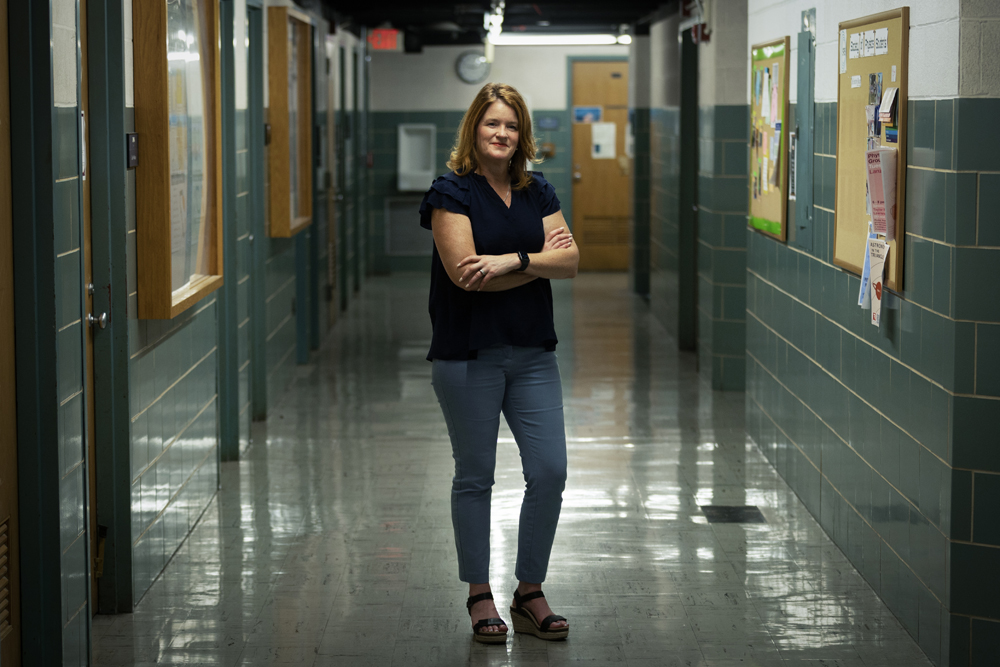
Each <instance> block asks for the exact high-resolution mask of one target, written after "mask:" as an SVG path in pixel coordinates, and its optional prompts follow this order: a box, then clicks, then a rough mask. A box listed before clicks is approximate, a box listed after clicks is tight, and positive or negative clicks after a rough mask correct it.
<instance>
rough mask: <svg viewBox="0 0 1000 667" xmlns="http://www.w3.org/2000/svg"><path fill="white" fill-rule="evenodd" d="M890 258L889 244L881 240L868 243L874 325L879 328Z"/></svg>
mask: <svg viewBox="0 0 1000 667" xmlns="http://www.w3.org/2000/svg"><path fill="white" fill-rule="evenodd" d="M887 257H889V244H888V243H886V242H885V241H882V240H881V239H875V240H869V241H868V261H869V263H870V264H871V276H870V280H871V285H872V286H871V302H872V320H871V322H872V324H873V325H875V326H879V324H880V323H881V321H882V278H883V275H884V274H885V260H886V258H887Z"/></svg>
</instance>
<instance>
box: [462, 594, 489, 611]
mask: <svg viewBox="0 0 1000 667" xmlns="http://www.w3.org/2000/svg"><path fill="white" fill-rule="evenodd" d="M492 599H493V593H491V592H490V591H486V592H485V593H480V594H479V595H471V596H469V599H468V600H466V601H465V608H466V609H468V610H469V614H472V605H474V604H476V603H477V602H482V601H483V600H492Z"/></svg>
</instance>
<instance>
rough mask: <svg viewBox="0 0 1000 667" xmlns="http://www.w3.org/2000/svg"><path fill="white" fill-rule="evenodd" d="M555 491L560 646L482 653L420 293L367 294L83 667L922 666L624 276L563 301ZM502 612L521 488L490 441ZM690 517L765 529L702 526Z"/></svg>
mask: <svg viewBox="0 0 1000 667" xmlns="http://www.w3.org/2000/svg"><path fill="white" fill-rule="evenodd" d="M556 287H557V289H556V300H557V313H556V318H557V330H558V331H559V335H560V337H561V339H562V342H561V344H560V346H559V350H558V354H559V359H560V366H561V369H562V373H563V380H564V392H565V405H566V417H567V432H568V442H569V462H570V476H569V482H568V484H567V488H566V492H565V501H564V504H563V512H562V519H561V522H560V527H559V532H558V534H557V536H556V544H555V548H554V557H553V562H552V564H551V567H550V572H549V578H548V581H546V582H545V591H546V593H547V596H548V598H549V600H550V601H551V603H552V606H553V608H554V609H555V611H556V612H557V613H560V614H563V615H565V616H567V617H568V618H569V619H570V624H571V628H572V630H571V633H570V638H569V640H568V641H565V642H561V643H547V642H543V641H541V640H538V639H535V638H534V637H525V636H521V635H518V636H511V638H509V639H508V642H507V645H506V647H503V646H483V645H479V644H475V643H474V642H472V641H471V638H470V629H469V621H468V616H467V615H466V611H465V606H464V602H465V595H466V591H465V587H464V585H463V584H461V583H460V582H459V581H458V579H457V574H456V565H455V556H454V545H453V542H452V530H451V521H450V509H449V494H448V492H449V484H450V478H451V474H452V459H451V453H450V446H449V444H448V438H447V433H446V431H445V426H444V422H443V420H442V417H441V414H440V412H439V410H438V407H437V404H436V401H435V398H434V394H433V392H432V390H431V388H430V364H429V363H428V362H426V361H425V360H424V355H425V354H426V350H427V345H428V341H429V335H430V334H429V325H428V323H427V316H426V310H425V303H426V298H425V295H426V291H427V282H426V279H425V278H424V277H423V276H417V275H398V276H394V277H392V278H376V279H373V280H371V281H370V282H369V283H368V284H367V286H366V287H365V289H364V292H363V294H362V297H361V298H360V299H359V300H358V302H356V303H355V304H353V305H352V307H351V310H350V312H349V313H348V314H347V315H346V316H345V317H344V318H343V319H342V320H341V322H340V323H339V324H338V326H337V328H336V329H335V330H334V332H333V333H332V335H331V337H330V339H329V340H328V341H327V342H326V344H325V346H324V347H323V349H322V350H321V351H320V352H319V353H317V354H316V355H315V363H313V364H311V365H309V366H303V367H301V368H300V369H298V372H297V375H296V377H295V380H294V383H293V385H292V387H291V389H290V390H289V391H288V392H287V393H286V394H285V395H283V396H278V397H274V400H275V401H276V403H275V409H274V411H273V414H272V416H271V418H270V419H269V421H268V422H267V424H266V425H264V424H259V425H255V432H254V444H253V445H252V446H251V448H250V450H249V451H248V452H247V454H246V455H245V457H244V459H243V460H242V461H240V462H239V463H227V464H223V466H222V490H221V491H220V492H219V495H218V497H217V498H216V500H215V501H214V502H213V503H212V505H211V507H210V508H209V510H208V511H207V512H206V514H205V516H204V517H203V518H202V520H201V522H200V523H199V524H198V526H197V527H196V529H195V530H194V532H193V533H192V534H191V536H190V537H189V538H188V540H187V541H186V542H185V544H184V545H183V546H182V547H181V549H180V550H179V551H178V553H177V554H176V555H175V556H174V558H173V559H172V560H171V561H170V563H169V564H168V566H167V568H166V571H165V572H164V573H163V574H162V576H161V577H160V578H159V579H158V580H157V581H156V583H155V584H154V585H153V587H152V589H151V590H150V591H149V592H148V593H147V594H146V596H145V597H144V598H143V599H142V601H141V602H140V603H139V605H138V607H137V609H136V611H135V613H134V614H128V615H121V616H98V617H96V618H95V619H94V626H93V635H94V662H95V664H97V665H146V664H204V665H272V664H292V665H337V666H350V665H379V666H383V665H385V666H388V665H400V666H408V665H435V666H449V665H466V664H471V665H532V666H541V665H562V664H567V663H577V662H581V663H589V664H594V665H633V666H636V667H638V666H640V665H643V666H645V665H649V666H652V665H657V666H664V665H665V666H671V665H691V666H695V665H700V666H705V667H708V666H715V667H723V666H725V667H730V666H735V665H758V666H761V667H770V666H772V665H787V666H789V667H791V666H796V667H803V666H811V667H820V666H824V667H831V666H840V667H860V666H862V665H864V666H869V667H873V666H876V665H878V666H900V667H902V666H906V667H912V666H916V665H929V664H930V663H929V662H928V661H927V660H926V658H925V657H924V656H923V654H922V653H921V652H920V650H919V649H918V648H917V647H916V645H915V644H914V642H913V641H912V640H911V639H910V637H909V636H908V635H907V633H906V632H905V630H903V629H902V627H901V626H900V625H899V623H898V622H897V621H896V619H895V618H894V617H893V616H892V614H891V613H890V612H889V611H888V610H887V609H886V607H885V606H884V605H883V604H882V603H881V602H880V601H879V599H878V597H876V595H875V594H874V593H873V592H872V590H871V589H870V588H869V587H868V585H867V584H866V583H865V582H864V581H863V580H862V578H861V577H860V576H859V575H858V573H857V572H856V571H855V570H854V568H852V567H851V565H850V564H849V563H848V561H847V559H846V558H845V557H844V556H843V554H841V552H840V551H839V550H838V549H837V547H836V546H834V545H833V543H832V542H831V541H830V540H829V539H827V537H826V536H825V535H824V533H823V532H822V530H821V529H820V527H819V525H818V524H817V523H816V522H815V521H814V520H813V519H812V518H811V517H810V516H809V514H808V513H807V512H806V510H805V508H804V507H803V505H802V504H801V503H800V502H799V501H798V499H797V498H796V496H795V495H794V494H793V493H792V492H791V491H790V490H789V489H788V487H787V486H786V485H785V484H784V483H783V482H782V481H781V479H780V478H779V477H778V476H777V474H776V473H775V472H774V470H773V469H772V468H771V467H770V466H769V465H768V463H767V462H766V460H765V459H764V457H763V456H762V455H761V454H760V453H759V452H758V451H757V450H756V448H755V447H754V446H753V445H752V444H748V443H747V442H746V439H745V435H744V428H743V411H744V406H743V395H742V394H732V393H730V394H722V393H715V392H712V391H711V390H710V388H709V387H708V386H706V385H705V384H704V383H703V382H702V381H700V380H699V378H698V375H697V373H696V369H695V365H694V363H695V362H694V358H693V356H692V355H690V354H679V353H678V352H677V351H676V345H675V344H674V343H673V342H672V341H671V340H670V339H669V337H668V336H667V335H666V333H665V331H664V330H663V329H662V327H660V326H659V325H658V324H657V323H655V322H654V321H653V319H652V318H651V316H650V314H649V309H648V307H647V306H646V305H645V304H644V303H643V302H642V301H640V300H638V299H635V298H632V297H631V296H630V295H629V293H628V289H627V285H626V280H625V277H624V276H622V275H607V274H584V275H581V276H579V277H578V278H577V279H576V280H575V281H573V282H572V283H560V284H558V285H556ZM496 479H497V484H496V487H495V490H494V494H493V528H492V544H493V566H492V581H493V585H494V592H495V593H496V595H497V599H498V601H499V602H500V605H498V606H499V607H500V609H501V613H502V614H503V615H504V616H507V617H508V618H509V612H507V610H506V609H505V608H504V607H505V606H506V605H505V604H504V603H505V602H506V601H507V600H508V599H509V596H510V594H511V592H512V591H513V588H514V585H515V582H514V579H513V574H512V571H513V565H514V555H515V551H516V531H517V516H518V506H519V502H520V496H521V492H522V489H523V481H522V478H521V474H520V466H519V459H518V456H517V450H516V447H515V445H514V444H513V439H512V437H511V435H510V432H509V431H508V430H507V429H506V427H505V426H504V427H502V429H501V433H500V453H499V456H498V470H497V476H496ZM699 505H756V506H758V507H759V508H760V509H761V511H762V512H763V515H764V517H765V518H766V519H767V523H757V524H716V523H713V524H708V523H707V522H706V519H705V517H704V515H703V513H702V512H701V510H700V509H699Z"/></svg>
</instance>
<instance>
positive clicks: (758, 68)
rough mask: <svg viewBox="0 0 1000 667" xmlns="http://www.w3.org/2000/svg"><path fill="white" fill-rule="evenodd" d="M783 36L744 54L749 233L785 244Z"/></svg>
mask: <svg viewBox="0 0 1000 667" xmlns="http://www.w3.org/2000/svg"><path fill="white" fill-rule="evenodd" d="M790 51H791V43H790V40H789V38H788V36H785V37H783V38H781V39H778V40H775V41H773V42H767V43H764V44H757V45H755V46H754V47H752V48H751V49H750V62H751V64H752V66H751V69H750V170H749V174H750V176H749V178H750V182H749V185H750V215H749V217H748V218H747V220H748V221H749V224H750V228H751V229H755V230H757V231H759V232H761V233H763V234H767V235H768V236H772V237H774V238H776V239H778V240H779V241H784V240H785V235H786V229H785V223H786V221H787V216H788V123H787V122H786V118H787V117H788V79H789V76H788V70H789V62H790Z"/></svg>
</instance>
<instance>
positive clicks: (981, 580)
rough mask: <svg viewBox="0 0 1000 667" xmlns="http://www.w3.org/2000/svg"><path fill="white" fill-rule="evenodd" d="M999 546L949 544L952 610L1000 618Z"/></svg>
mask: <svg viewBox="0 0 1000 667" xmlns="http://www.w3.org/2000/svg"><path fill="white" fill-rule="evenodd" d="M998 571H1000V549H996V548H993V547H987V546H981V545H977V544H963V543H954V544H952V548H951V607H950V610H951V612H952V613H958V614H968V615H970V616H979V617H982V618H993V619H997V618H1000V577H996V576H984V575H985V573H996V572H998Z"/></svg>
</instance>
